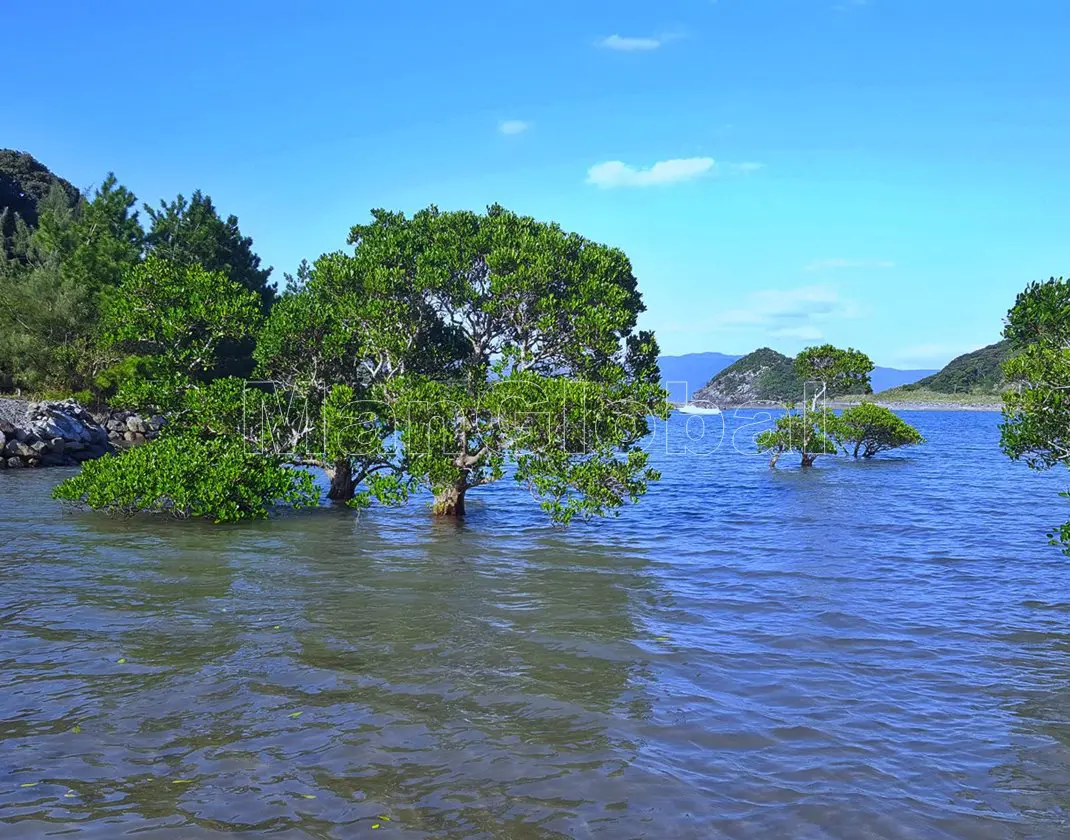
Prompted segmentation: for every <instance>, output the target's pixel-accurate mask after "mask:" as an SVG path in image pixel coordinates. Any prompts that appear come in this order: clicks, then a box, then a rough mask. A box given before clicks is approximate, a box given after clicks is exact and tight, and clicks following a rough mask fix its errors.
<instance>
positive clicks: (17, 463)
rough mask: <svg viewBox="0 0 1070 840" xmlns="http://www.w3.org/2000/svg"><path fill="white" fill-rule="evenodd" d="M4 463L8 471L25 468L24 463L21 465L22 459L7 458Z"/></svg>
mask: <svg viewBox="0 0 1070 840" xmlns="http://www.w3.org/2000/svg"><path fill="white" fill-rule="evenodd" d="M6 463H7V466H8V469H12V470H17V469H20V468H22V467H24V466H26V465H25V464H24V463H22V459H21V458H8V459H7V462H6Z"/></svg>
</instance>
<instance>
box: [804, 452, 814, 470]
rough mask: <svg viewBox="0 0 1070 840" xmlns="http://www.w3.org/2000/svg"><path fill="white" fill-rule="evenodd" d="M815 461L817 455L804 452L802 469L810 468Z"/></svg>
mask: <svg viewBox="0 0 1070 840" xmlns="http://www.w3.org/2000/svg"><path fill="white" fill-rule="evenodd" d="M816 460H817V455H811V454H810V453H809V452H804V453H803V456H802V465H803V466H804V467H812V466H813V465H814V461H816Z"/></svg>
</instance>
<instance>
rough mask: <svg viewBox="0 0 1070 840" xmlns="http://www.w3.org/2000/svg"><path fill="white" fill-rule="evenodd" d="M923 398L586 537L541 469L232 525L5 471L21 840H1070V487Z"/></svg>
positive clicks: (10, 736)
mask: <svg viewBox="0 0 1070 840" xmlns="http://www.w3.org/2000/svg"><path fill="white" fill-rule="evenodd" d="M910 419H911V421H912V422H915V423H917V424H918V425H919V426H921V427H922V431H923V432H924V433H925V434H926V436H927V437H928V438H929V439H930V441H931V442H930V444H929V445H928V446H927V447H925V448H924V449H921V450H918V451H917V452H915V453H913V454H910V455H907V456H904V457H900V458H893V459H889V460H886V461H885V462H883V463H879V464H877V463H874V464H853V463H834V462H828V463H827V464H826V465H825V466H823V467H820V468H819V469H816V470H814V471H811V472H810V473H809V474H803V473H800V472H798V471H795V470H785V471H779V472H777V473H772V472H770V471H769V470H767V469H766V468H765V466H764V461H763V460H761V459H759V458H756V457H755V456H754V455H753V454H747V453H746V451H745V447H742V449H743V450H744V451H740V452H736V451H733V450H732V449H731V448H730V447H722V449H721V450H720V451H718V452H716V453H714V454H712V455H707V456H702V455H700V454H695V452H693V453H692V454H691V455H683V454H682V453H680V452H677V454H675V455H674V454H667V453H666V452H665V451H664V450H662V451H661V452H660V454H659V455H658V459H659V461H660V462H661V463H662V467H663V469H664V471H665V480H664V482H663V483H662V484H661V485H660V486H659V487H658V488H657V490H656V491H655V492H653V493H652V494H651V496H650V497H649V498H648V499H646V500H645V501H644V503H643V504H642V505H641V506H640V507H638V508H635V509H634V510H632V511H629V512H628V513H627V514H626V515H625V517H624V518H623V519H621V520H619V521H617V522H609V523H604V524H600V525H594V526H591V527H582V526H581V527H574V528H572V529H570V530H568V531H564V532H562V531H557V530H554V529H552V528H549V527H547V526H546V525H545V523H544V522H543V520H542V519H541V518H540V515H539V513H538V511H537V510H536V509H535V508H534V507H533V506H532V505H531V504H530V500H529V499H528V498H527V496H526V494H524V493H523V491H514V490H509V489H505V488H495V489H493V490H492V491H491V492H490V493H487V494H486V495H484V496H483V497H482V500H481V498H480V497H479V496H478V495H477V496H475V497H474V498H473V500H472V508H473V510H472V515H471V516H470V517H469V519H468V521H467V522H466V523H465V524H464V525H462V526H459V527H458V526H455V525H454V524H452V523H442V522H436V521H434V520H433V519H431V518H430V517H429V516H428V514H427V512H426V509H425V508H424V507H423V506H422V505H421V504H419V503H417V504H413V505H410V506H409V507H407V508H405V509H403V510H402V511H396V512H395V511H383V512H373V513H371V514H364V515H356V514H353V513H350V512H337V511H320V512H314V513H311V514H301V515H290V516H285V517H282V518H280V519H276V520H274V521H271V522H267V523H256V524H251V525H242V526H239V527H230V528H212V527H210V526H202V525H198V524H193V523H170V522H167V523H161V522H155V521H152V522H146V521H141V520H138V521H132V522H126V523H123V522H113V521H110V520H107V519H101V518H99V517H97V516H93V515H81V514H75V515H72V514H69V513H64V512H63V510H62V509H61V508H60V507H58V506H57V505H55V504H54V503H52V502H51V501H50V500H49V499H48V491H49V489H50V487H51V485H52V484H53V483H54V482H55V481H57V480H59V478H60V477H61V475H62V473H61V472H60V471H37V472H21V473H18V474H16V473H14V472H10V473H2V474H0V680H2V682H0V838H3V840H8V838H43V837H53V836H56V837H59V836H64V837H66V836H77V837H87V838H94V840H95V838H108V840H110V838H116V837H125V836H131V837H138V838H166V840H179V839H180V838H181V840H185V839H186V838H212V840H217V838H226V837H252V836H265V837H269V836H270V837H277V838H355V837H368V836H376V837H380V836H381V837H384V838H389V837H397V838H401V837H404V838H410V837H411V838H419V837H435V838H439V837H442V838H520V839H521V840H524V839H526V838H532V839H534V838H540V840H541V839H542V838H566V837H570V838H571V837H575V838H587V837H598V838H612V840H617V838H638V837H652V838H713V837H728V838H772V837H790V838H930V837H947V838H963V837H969V838H1007V837H1052V838H1056V837H1067V836H1070V825H1068V824H1067V819H1068V816H1070V813H1068V805H1070V630H1068V627H1067V623H1068V621H1070V566H1068V561H1066V560H1064V559H1063V558H1061V557H1060V556H1059V555H1058V553H1056V552H1054V551H1052V550H1050V549H1048V548H1046V546H1045V545H1044V539H1043V533H1044V529H1045V528H1046V527H1047V526H1048V525H1050V524H1053V523H1054V522H1057V521H1060V520H1061V519H1062V518H1065V514H1066V511H1065V510H1064V509H1063V507H1062V503H1061V502H1060V501H1059V500H1058V499H1057V498H1056V496H1055V492H1056V490H1057V489H1058V488H1059V482H1060V480H1061V479H1062V476H1034V475H1032V474H1030V473H1028V472H1027V471H1025V470H1024V469H1021V468H1019V467H1016V466H1014V465H1011V464H1008V463H1007V462H1006V461H1004V460H1003V458H1002V457H1001V456H1000V455H999V454H998V451H996V449H995V439H996V431H995V423H996V418H995V417H994V416H992V415H983V414H974V415H971V414H959V415H953V414H917V415H914V416H912V417H911V418H910ZM672 422H673V423H674V424H676V425H674V426H672V427H671V428H672V430H674V434H675V437H674V438H673V441H671V442H670V444H671V445H670V452H671V451H672V450H673V445H672V444H675V443H679V442H680V440H682V437H681V435H682V432H683V428H684V427H683V422H682V418H674V420H673V421H672ZM744 422H746V421H740V420H731V421H730V425H729V429H728V435H727V440H728V441H730V440H731V437H732V432H733V431H734V429H736V428H739V427H740V426H741V425H742V423H744ZM753 431H754V430H753V429H751V430H750V432H753ZM707 440H708V439H707ZM658 445H663V442H659V444H658ZM691 447H692V449H693V450H701V446H698V445H695V444H691ZM376 826H378V827H377V828H376Z"/></svg>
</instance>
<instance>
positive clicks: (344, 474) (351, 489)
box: [326, 458, 357, 502]
mask: <svg viewBox="0 0 1070 840" xmlns="http://www.w3.org/2000/svg"><path fill="white" fill-rule="evenodd" d="M326 473H327V478H329V479H330V480H331V488H330V489H329V490H328V491H327V498H328V499H330V500H331V501H332V502H348V501H349V500H350V499H352V498H353V496H354V495H355V494H356V492H357V483H356V482H355V481H354V480H353V462H352V461H350V460H349V459H348V458H339V459H338V460H337V461H335V462H334V466H331V467H327V468H326Z"/></svg>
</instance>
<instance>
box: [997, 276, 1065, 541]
mask: <svg viewBox="0 0 1070 840" xmlns="http://www.w3.org/2000/svg"><path fill="white" fill-rule="evenodd" d="M1003 335H1004V337H1005V338H1006V339H1007V340H1008V341H1009V342H1010V344H1011V347H1012V348H1013V351H1014V352H1013V354H1012V355H1011V357H1010V359H1009V360H1008V361H1006V362H1005V363H1004V365H1003V373H1004V376H1005V377H1006V379H1007V380H1008V381H1009V382H1010V383H1011V385H1010V387H1009V388H1008V389H1007V390H1006V391H1004V392H1003V423H1002V425H1001V446H1002V448H1003V451H1004V452H1005V453H1006V454H1007V455H1008V456H1009V457H1010V458H1013V459H1015V460H1023V461H1025V462H1026V463H1027V464H1028V465H1029V466H1030V467H1031V468H1032V469H1035V470H1049V469H1052V468H1053V467H1056V466H1058V465H1059V464H1065V465H1068V466H1070V282H1068V281H1066V280H1064V279H1063V278H1061V277H1060V278H1058V279H1056V278H1054V277H1052V278H1050V279H1048V280H1046V281H1044V282H1042V283H1040V282H1034V283H1031V284H1029V285H1028V286H1027V287H1026V288H1025V290H1024V291H1022V293H1021V294H1019V295H1018V298H1017V300H1016V301H1015V303H1014V306H1013V307H1012V308H1011V310H1010V312H1009V313H1008V315H1007V323H1006V327H1005V328H1004V331H1003ZM1062 495H1064V496H1068V497H1070V493H1065V492H1064V493H1063V494H1062ZM1049 538H1050V539H1051V541H1052V543H1053V544H1061V545H1062V546H1063V550H1064V551H1065V552H1066V553H1067V554H1070V522H1066V523H1063V524H1062V525H1061V526H1059V527H1058V528H1057V529H1055V531H1053V532H1052V533H1051V534H1049Z"/></svg>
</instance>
